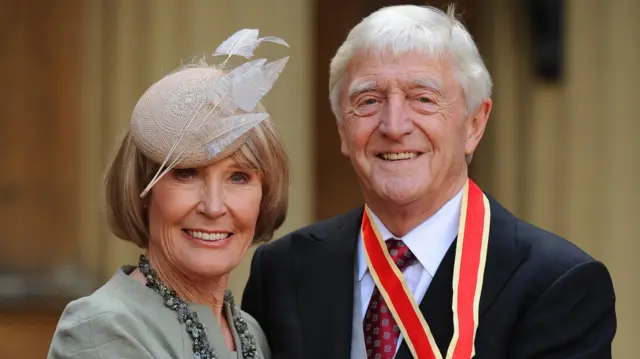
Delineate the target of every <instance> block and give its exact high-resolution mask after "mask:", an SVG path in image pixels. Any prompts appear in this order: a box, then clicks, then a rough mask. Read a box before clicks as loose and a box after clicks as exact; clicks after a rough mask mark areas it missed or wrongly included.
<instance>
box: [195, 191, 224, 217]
mask: <svg viewBox="0 0 640 359" xmlns="http://www.w3.org/2000/svg"><path fill="white" fill-rule="evenodd" d="M198 212H199V213H201V214H202V215H205V216H207V217H210V218H216V217H221V216H223V215H225V214H226V213H227V207H226V205H225V202H224V191H223V190H222V188H221V186H209V187H208V188H207V189H205V190H203V191H201V197H200V203H199V204H198Z"/></svg>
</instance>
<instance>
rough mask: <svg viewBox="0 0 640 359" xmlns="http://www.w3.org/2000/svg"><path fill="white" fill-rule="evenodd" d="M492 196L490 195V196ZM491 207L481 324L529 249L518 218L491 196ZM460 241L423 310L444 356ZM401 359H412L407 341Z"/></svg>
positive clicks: (437, 276) (442, 267)
mask: <svg viewBox="0 0 640 359" xmlns="http://www.w3.org/2000/svg"><path fill="white" fill-rule="evenodd" d="M487 197H488V196H487ZM489 203H490V206H491V228H490V231H489V245H488V248H487V262H486V266H485V274H484V282H483V286H482V295H481V297H480V309H479V311H480V325H482V315H483V314H484V313H485V312H486V311H487V309H488V308H489V307H490V306H491V303H493V301H494V299H495V298H496V296H497V295H498V294H499V292H500V290H501V289H502V287H503V286H504V284H505V283H506V282H507V280H508V279H509V278H510V277H511V275H512V274H513V272H514V271H515V270H516V268H517V267H518V265H519V264H520V262H521V261H522V260H523V259H524V257H525V255H526V254H527V251H528V249H529V248H528V247H524V246H521V245H519V243H518V241H517V238H516V231H515V225H516V218H515V217H514V216H513V215H512V214H511V213H509V211H507V210H506V209H505V208H503V207H502V206H501V205H500V204H498V202H496V201H495V200H493V199H492V198H491V197H489ZM456 244H457V240H456V241H454V242H453V243H452V244H451V247H449V250H448V251H447V253H446V255H445V256H444V258H443V259H442V262H441V263H440V266H439V267H438V270H437V271H436V274H435V276H434V277H433V280H432V281H431V284H430V285H429V289H428V290H427V293H425V296H424V298H423V299H422V302H421V303H420V311H421V312H422V313H423V315H424V317H425V320H426V321H427V323H428V324H429V328H430V329H431V332H432V334H433V337H434V339H435V341H436V344H437V346H438V349H439V350H440V353H441V354H442V356H443V357H445V356H446V354H447V350H448V349H449V343H450V342H451V338H452V337H453V310H452V308H451V303H452V300H453V289H452V283H453V266H454V264H455V251H456ZM396 358H397V359H410V358H412V356H411V352H410V351H409V347H408V346H407V344H406V342H405V341H403V342H402V344H401V346H400V349H399V350H398V354H397V355H396Z"/></svg>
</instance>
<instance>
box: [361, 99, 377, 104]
mask: <svg viewBox="0 0 640 359" xmlns="http://www.w3.org/2000/svg"><path fill="white" fill-rule="evenodd" d="M377 102H378V100H376V99H375V98H369V99H366V100H364V102H363V104H364V105H375V104H376V103H377Z"/></svg>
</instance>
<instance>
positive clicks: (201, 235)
mask: <svg viewBox="0 0 640 359" xmlns="http://www.w3.org/2000/svg"><path fill="white" fill-rule="evenodd" d="M187 233H189V235H190V236H191V237H193V238H198V239H202V240H204V241H219V240H222V239H225V238H227V237H229V236H230V235H231V233H226V232H225V233H207V232H197V231H190V230H187Z"/></svg>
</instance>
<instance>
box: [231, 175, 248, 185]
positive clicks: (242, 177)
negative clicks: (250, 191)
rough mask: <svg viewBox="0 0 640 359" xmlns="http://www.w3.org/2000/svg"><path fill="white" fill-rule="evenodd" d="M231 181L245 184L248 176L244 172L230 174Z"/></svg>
mask: <svg viewBox="0 0 640 359" xmlns="http://www.w3.org/2000/svg"><path fill="white" fill-rule="evenodd" d="M231 181H232V182H234V183H247V182H249V175H248V174H246V173H244V172H234V173H233V174H231Z"/></svg>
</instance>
